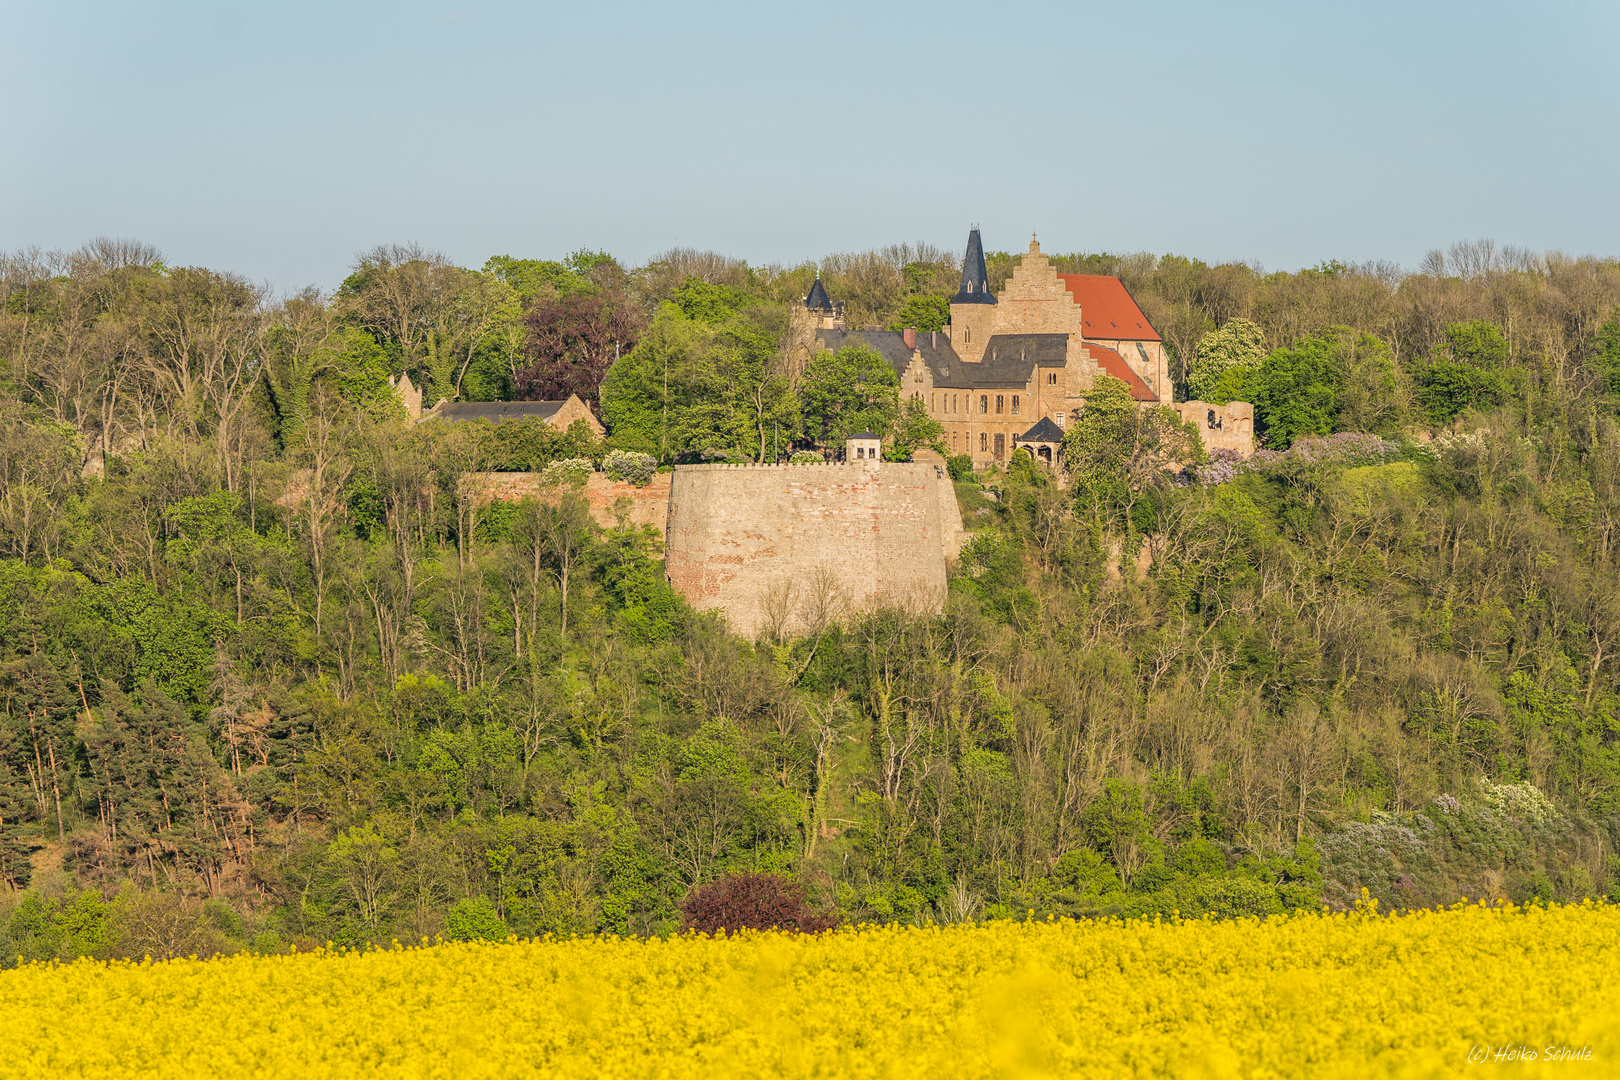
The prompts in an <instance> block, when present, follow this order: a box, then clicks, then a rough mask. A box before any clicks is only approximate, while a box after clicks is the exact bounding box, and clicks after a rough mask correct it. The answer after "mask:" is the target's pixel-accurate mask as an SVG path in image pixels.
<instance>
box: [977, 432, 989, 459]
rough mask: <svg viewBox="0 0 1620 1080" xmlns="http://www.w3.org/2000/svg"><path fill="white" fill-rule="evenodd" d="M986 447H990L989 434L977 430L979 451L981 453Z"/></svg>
mask: <svg viewBox="0 0 1620 1080" xmlns="http://www.w3.org/2000/svg"><path fill="white" fill-rule="evenodd" d="M988 449H990V436H988V435H986V434H985V433H984V432H982V431H981V432H979V453H981V454H982V453H984V452H985V451H986V450H988Z"/></svg>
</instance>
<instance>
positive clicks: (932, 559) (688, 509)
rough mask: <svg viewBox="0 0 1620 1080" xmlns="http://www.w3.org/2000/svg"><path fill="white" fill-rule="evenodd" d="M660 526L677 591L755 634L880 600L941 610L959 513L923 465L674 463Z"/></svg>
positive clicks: (934, 471) (942, 481)
mask: <svg viewBox="0 0 1620 1080" xmlns="http://www.w3.org/2000/svg"><path fill="white" fill-rule="evenodd" d="M666 535H667V537H668V549H667V553H666V557H665V572H666V573H667V574H668V576H669V581H670V583H671V584H672V585H673V586H674V587H675V589H676V590H677V591H679V592H680V593H681V595H682V596H684V597H686V599H687V601H688V602H689V603H691V604H692V606H693V607H695V608H698V609H699V610H713V609H719V610H720V611H722V612H724V613H725V616H726V621H727V622H728V623H729V624H730V625H731V627H732V628H733V629H735V630H737V631H738V632H740V633H742V634H744V635H746V636H749V637H755V636H758V635H759V634H761V633H763V632H766V631H768V630H777V631H783V632H793V631H795V630H799V629H802V628H804V627H805V626H808V625H813V624H814V623H815V622H817V621H818V619H819V618H820V616H821V614H823V613H831V612H836V613H840V614H845V613H852V612H857V611H860V610H864V609H868V608H871V607H873V606H877V605H884V604H893V605H897V606H902V607H907V608H911V609H914V610H921V611H933V612H937V611H939V610H940V609H941V607H942V606H943V604H944V600H945V571H946V564H947V562H948V560H950V559H954V558H955V557H956V555H957V552H958V551H959V549H960V547H961V542H962V517H961V511H960V509H959V508H958V506H957V502H956V491H955V488H954V487H953V486H952V484H951V481H950V478H949V476H947V475H946V473H945V470H944V469H943V468H942V467H940V466H938V465H935V464H931V463H926V462H923V463H917V462H912V463H891V462H872V461H862V462H858V463H844V464H837V465H682V466H677V467H676V469H675V472H674V479H673V483H672V487H671V492H670V504H669V524H668V528H667V530H666Z"/></svg>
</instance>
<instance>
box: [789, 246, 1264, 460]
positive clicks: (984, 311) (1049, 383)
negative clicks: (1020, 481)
mask: <svg viewBox="0 0 1620 1080" xmlns="http://www.w3.org/2000/svg"><path fill="white" fill-rule="evenodd" d="M819 284H820V283H819V282H818V283H817V285H818V287H819ZM820 296H821V298H823V302H825V301H824V298H825V292H822V293H821V294H820ZM809 301H810V298H808V297H807V298H806V310H805V311H804V312H803V313H798V312H795V313H794V319H793V325H794V326H795V327H797V328H798V330H797V336H796V337H795V339H794V342H795V344H794V347H793V349H794V352H795V354H796V355H797V354H798V353H800V352H805V351H806V350H807V346H806V345H805V344H804V342H805V341H806V340H807V339H809V338H810V337H812V336H813V338H814V343H815V345H816V346H817V347H820V348H824V349H837V348H840V347H841V346H843V345H844V344H846V343H856V342H859V343H861V344H865V345H869V346H871V347H873V348H875V349H877V350H878V351H879V352H880V353H882V354H883V356H884V357H885V358H886V359H887V360H888V361H889V362H890V363H891V364H892V365H893V366H894V369H895V371H896V372H897V373H898V374H899V376H900V395H901V397H902V398H915V399H917V400H919V401H921V402H922V403H923V404H924V405H925V406H926V407H927V409H928V413H929V415H930V416H932V417H933V418H934V419H935V420H938V421H939V422H940V424H941V425H942V426H943V427H944V429H945V444H946V445H947V446H949V447H950V450H951V453H952V454H967V455H969V456H970V457H971V458H972V459H973V463H974V465H975V466H984V465H989V464H1004V463H1005V462H1006V461H1007V458H1008V457H1009V456H1010V455H1011V454H1012V453H1014V452H1015V451H1016V450H1017V448H1018V446H1019V445H1020V444H1021V443H1029V442H1031V441H1032V440H1031V438H1030V434H1031V432H1032V431H1033V430H1034V429H1035V428H1036V427H1038V426H1039V425H1041V424H1043V423H1049V424H1050V425H1052V426H1055V427H1057V428H1058V429H1060V430H1061V429H1063V428H1065V427H1067V426H1068V424H1069V423H1070V422H1071V421H1072V420H1073V419H1074V417H1075V416H1077V415H1078V414H1079V412H1080V410H1081V409H1083V408H1084V407H1085V401H1086V395H1087V394H1089V393H1090V392H1091V390H1092V387H1093V386H1094V385H1095V380H1096V379H1098V378H1100V377H1103V376H1108V377H1111V378H1115V379H1119V380H1120V381H1122V382H1124V383H1125V385H1126V386H1127V387H1128V388H1129V390H1130V393H1131V397H1132V398H1133V399H1134V400H1135V401H1136V402H1137V404H1138V406H1139V407H1141V408H1144V409H1148V408H1156V407H1158V406H1160V405H1170V406H1174V407H1175V408H1176V409H1177V411H1178V412H1180V413H1181V414H1182V415H1183V416H1184V417H1187V418H1191V419H1194V420H1195V422H1196V423H1197V424H1198V428H1199V431H1200V433H1201V434H1203V436H1204V441H1205V445H1206V446H1207V447H1208V448H1209V449H1211V450H1216V449H1230V450H1233V451H1235V452H1237V453H1238V454H1240V455H1242V456H1244V457H1247V456H1248V455H1249V454H1250V453H1252V452H1253V449H1254V416H1253V409H1252V407H1250V406H1248V405H1246V404H1244V403H1242V402H1234V403H1232V404H1231V405H1229V406H1219V407H1215V406H1209V405H1205V404H1202V403H1199V404H1198V407H1197V409H1196V410H1193V411H1188V410H1186V409H1183V408H1181V405H1180V404H1178V403H1176V402H1175V401H1174V393H1173V386H1172V384H1171V381H1170V367H1169V357H1168V354H1167V353H1166V351H1165V348H1164V342H1163V341H1162V340H1161V339H1160V338H1159V335H1158V333H1157V332H1156V331H1155V330H1154V329H1153V327H1152V326H1151V325H1150V324H1149V323H1148V320H1147V316H1146V315H1145V314H1143V313H1142V310H1141V308H1140V307H1138V306H1137V304H1136V301H1135V300H1134V299H1132V298H1131V295H1130V293H1129V291H1127V290H1126V288H1125V286H1124V284H1123V283H1122V282H1121V281H1120V280H1119V279H1118V278H1115V277H1109V276H1106V275H1098V274H1060V273H1058V272H1057V269H1056V267H1054V266H1053V265H1052V262H1051V260H1050V259H1049V258H1047V256H1046V255H1045V254H1043V253H1042V251H1041V246H1040V243H1039V242H1038V241H1037V240H1035V239H1033V238H1032V239H1031V240H1030V244H1029V251H1028V252H1027V253H1026V254H1025V255H1024V258H1023V259H1022V261H1021V262H1020V263H1019V265H1018V266H1017V267H1016V268H1015V269H1014V270H1013V273H1012V277H1011V278H1009V279H1008V281H1007V283H1006V285H1005V286H1004V287H1003V289H1002V291H1001V293H1000V294H999V295H996V294H992V293H991V292H990V286H989V278H988V275H987V273H986V270H985V259H984V248H983V244H982V242H981V241H980V238H979V232H978V230H977V229H974V230H973V231H972V232H971V233H970V234H969V237H968V247H967V252H966V255H965V257H964V259H963V269H962V284H961V288H960V289H959V290H958V291H957V294H956V295H955V296H954V297H952V298H951V302H950V313H951V314H950V326H949V328H948V329H947V330H946V331H945V332H943V333H928V332H918V331H916V330H901V331H882V330H863V331H859V332H853V331H848V330H846V329H844V328H843V327H842V326H841V325H838V326H830V325H827V324H826V322H825V321H823V322H822V323H821V324H819V325H818V324H817V323H816V320H815V318H814V317H813V316H814V312H812V311H811V310H810V308H809V306H808V305H809ZM797 306H798V305H795V307H797ZM1212 412H1213V416H1211V415H1209V414H1211V413H1212ZM1195 413H1196V415H1194V414H1195Z"/></svg>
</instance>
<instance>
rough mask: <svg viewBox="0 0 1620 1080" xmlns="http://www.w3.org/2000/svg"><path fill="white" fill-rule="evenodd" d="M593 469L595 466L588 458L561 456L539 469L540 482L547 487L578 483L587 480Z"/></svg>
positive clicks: (594, 469)
mask: <svg viewBox="0 0 1620 1080" xmlns="http://www.w3.org/2000/svg"><path fill="white" fill-rule="evenodd" d="M595 471H596V466H594V465H592V464H591V459H590V458H581V457H575V458H563V459H562V460H560V461H553V462H552V463H551V464H550V465H547V466H546V467H545V468H544V469H541V470H540V482H541V483H542V484H545V485H546V486H548V487H550V486H558V487H560V486H561V485H563V484H574V485H578V484H583V483H584V482H585V481H587V480H589V479H590V478H591V473H593V472H595Z"/></svg>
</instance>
